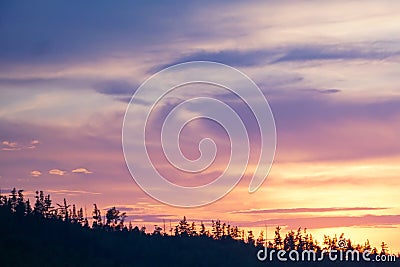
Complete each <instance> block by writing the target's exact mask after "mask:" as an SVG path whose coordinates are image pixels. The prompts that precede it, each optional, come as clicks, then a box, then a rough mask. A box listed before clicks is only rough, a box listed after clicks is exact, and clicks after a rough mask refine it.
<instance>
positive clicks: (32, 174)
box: [31, 171, 42, 177]
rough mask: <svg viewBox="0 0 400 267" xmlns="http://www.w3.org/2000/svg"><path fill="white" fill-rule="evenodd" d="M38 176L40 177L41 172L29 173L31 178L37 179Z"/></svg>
mask: <svg viewBox="0 0 400 267" xmlns="http://www.w3.org/2000/svg"><path fill="white" fill-rule="evenodd" d="M40 175H42V172H41V171H31V176H32V177H39V176H40Z"/></svg>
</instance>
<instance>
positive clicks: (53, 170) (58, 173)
mask: <svg viewBox="0 0 400 267" xmlns="http://www.w3.org/2000/svg"><path fill="white" fill-rule="evenodd" d="M49 174H52V175H58V176H64V175H66V174H67V171H63V170H60V169H51V170H49Z"/></svg>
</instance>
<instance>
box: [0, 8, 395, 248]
mask: <svg viewBox="0 0 400 267" xmlns="http://www.w3.org/2000/svg"><path fill="white" fill-rule="evenodd" d="M398 25H400V2H398V1H391V0H384V1H339V0H333V1H310V0H307V1H305V0H299V1H289V0H284V1H275V0H272V1H246V2H244V1H193V2H192V1H168V2H167V1H165V2H160V3H156V2H155V1H119V2H111V1H97V2H96V5H94V4H93V3H88V2H79V1H73V2H71V1H40V2H30V1H22V2H20V1H18V2H17V1H1V3H0V187H1V191H2V192H3V193H4V192H7V191H8V190H10V189H11V188H13V187H17V188H22V189H24V190H25V191H26V194H27V195H28V196H30V197H32V196H33V195H34V192H35V191H36V190H44V191H45V192H48V193H50V194H51V195H52V196H53V199H54V202H55V203H60V202H61V201H62V199H63V198H64V197H66V198H67V199H68V201H69V202H71V203H76V204H77V205H78V206H84V207H86V208H87V210H88V213H89V214H90V211H91V209H92V205H93V203H97V204H98V205H99V206H100V207H101V208H102V209H107V208H109V207H112V206H116V207H117V208H118V209H120V210H122V211H126V212H127V214H128V215H129V217H128V220H131V221H132V222H133V223H134V224H139V225H146V226H147V228H148V230H149V231H151V230H152V229H153V225H154V224H161V223H162V222H163V219H165V220H166V221H167V222H168V221H169V220H171V221H172V222H173V223H176V222H177V221H178V220H179V219H180V218H181V217H183V215H186V217H187V218H188V219H189V221H192V220H195V221H201V220H203V221H205V222H209V221H210V220H211V219H221V220H223V221H227V222H230V223H231V224H234V225H239V226H241V227H251V228H255V229H257V228H260V227H265V225H267V226H268V227H269V229H270V230H269V231H271V235H272V233H273V232H272V231H273V227H275V226H277V225H280V226H282V227H283V228H284V230H290V229H297V228H298V227H307V228H308V229H309V231H310V232H311V233H313V234H314V235H315V236H317V240H318V241H322V237H321V236H322V234H324V233H330V234H333V233H337V234H338V235H340V234H341V233H342V232H344V233H345V236H347V237H350V238H352V239H354V240H356V241H357V242H360V243H363V242H365V241H366V239H369V240H370V242H371V243H372V244H373V245H375V246H379V244H380V243H381V242H382V241H385V242H387V243H388V244H389V250H392V251H396V252H397V251H400V236H399V227H400V206H399V203H400V201H399V200H400V196H399V194H398V188H399V186H400V179H399V174H400V164H399V162H400V142H399V134H400V88H399V84H400V75H399V70H400V39H399V36H400V28H399V26H398ZM195 60H206V61H215V62H219V63H223V64H226V65H229V66H232V67H234V68H237V69H238V70H240V71H241V72H243V73H245V74H246V75H247V76H249V77H250V78H251V79H252V80H253V81H254V82H255V83H256V84H257V85H258V86H259V88H260V89H261V91H262V93H263V94H264V96H265V98H266V99H267V100H268V102H269V105H270V107H271V110H272V113H273V116H274V119H275V124H276V134H277V147H276V154H275V160H274V163H273V165H272V168H271V171H270V174H269V176H268V178H267V179H266V181H265V182H264V183H263V184H262V186H261V187H260V188H259V189H258V190H257V191H256V192H255V193H252V194H249V192H248V185H249V182H250V180H251V173H252V166H250V167H249V168H248V169H247V170H246V172H245V175H244V177H243V178H242V179H241V181H240V182H239V184H238V185H237V186H236V187H235V188H234V189H233V190H232V191H231V192H230V193H229V194H227V195H226V196H224V197H223V198H222V199H220V200H218V201H216V202H214V203H212V204H209V205H206V206H202V207H198V208H177V207H172V206H169V205H166V204H163V203H161V202H158V201H156V200H154V199H153V198H151V197H150V196H148V195H147V194H146V193H144V192H143V191H142V190H141V189H140V188H139V186H138V185H137V184H136V183H135V181H134V180H133V179H132V177H131V175H130V173H129V171H128V168H127V166H126V163H125V159H124V154H123V151H122V136H121V134H122V123H123V119H124V114H125V111H126V109H127V107H128V103H129V101H130V99H131V97H132V95H133V93H135V91H136V90H137V88H138V87H139V86H140V85H141V84H142V83H143V82H144V81H146V79H148V78H149V77H150V76H151V75H153V74H155V73H156V72H157V71H160V70H162V69H163V68H165V67H168V66H172V65H174V64H177V63H184V62H187V61H195ZM178 93H179V92H178ZM180 93H181V94H180V95H179V96H175V98H172V97H171V99H172V100H173V99H175V100H176V99H178V101H169V100H171V99H167V101H166V102H164V103H161V104H160V106H159V109H157V110H156V112H155V115H154V120H155V122H156V123H157V122H159V121H160V120H161V119H162V118H164V117H165V115H166V114H167V112H168V111H169V110H171V108H172V106H173V105H176V104H177V103H179V101H181V100H182V98H183V97H185V96H186V97H187V95H188V94H189V95H191V96H195V95H197V94H204V93H208V95H209V96H213V97H216V98H217V97H219V99H220V100H221V101H225V102H227V103H231V104H232V106H233V107H234V108H235V110H238V112H239V113H240V114H241V115H242V117H243V118H244V119H245V120H247V121H248V122H247V124H246V125H248V126H249V127H248V128H247V129H248V131H249V133H248V134H249V136H253V135H254V136H257V134H258V132H257V131H256V130H255V129H254V127H251V125H252V122H251V116H250V115H249V114H248V112H247V111H246V109H245V108H241V107H240V103H238V102H237V101H235V99H233V98H232V96H229V95H226V94H221V92H217V91H213V90H206V89H204V88H198V87H193V88H190V87H189V88H186V90H183V91H181V92H180ZM134 104H135V103H134ZM140 104H141V103H136V105H138V106H140ZM190 114H191V113H190V111H189V110H186V112H185V111H183V115H185V116H186V115H190ZM158 128H159V127H158V126H157V125H156V124H155V126H154V128H151V129H150V134H155V135H157V130H158ZM186 128H187V129H186V130H185V131H186V132H185V131H183V132H182V140H181V141H182V142H181V144H182V149H183V151H184V154H185V155H186V156H188V157H189V158H192V159H195V158H196V157H198V156H199V155H198V153H199V151H198V142H199V140H201V139H202V138H204V137H205V136H208V135H211V136H212V137H213V138H214V139H215V140H216V144H217V145H218V146H219V148H220V149H219V150H218V151H219V154H218V156H217V158H216V161H215V162H214V163H215V164H214V165H215V166H212V168H210V169H207V170H206V171H205V172H204V173H202V174H201V175H197V176H192V177H188V176H187V175H182V174H181V173H176V172H175V170H174V169H173V168H170V167H168V166H165V158H163V157H162V155H161V156H160V154H161V152H162V151H161V152H160V151H158V150H155V152H154V153H153V154H154V157H155V159H154V160H155V161H156V162H158V163H157V164H159V166H160V168H161V169H162V171H163V173H165V174H166V175H169V177H170V179H171V180H172V181H174V182H176V183H177V184H181V185H189V186H197V185H202V184H205V183H208V182H210V181H212V180H213V175H215V174H218V173H219V172H221V171H223V170H224V168H225V167H224V165H226V162H227V158H228V157H229V155H228V154H229V146H227V141H226V137H227V136H226V133H225V132H224V131H223V130H221V129H220V128H218V126H217V125H215V124H209V123H208V122H193V123H192V124H191V125H188V127H186ZM255 139H256V144H253V145H252V148H253V149H254V150H253V152H252V153H255V154H257V153H259V151H257V147H258V146H257V138H256V137H255ZM224 140H225V141H224ZM142 157H143V155H140V154H138V155H137V159H138V161H139V160H140V159H141V158H142ZM251 157H254V155H253V154H252V156H251ZM163 160H164V162H163ZM252 162H253V163H254V159H253V158H251V160H250V163H252ZM214 178H215V177H214ZM268 234H270V233H269V232H268Z"/></svg>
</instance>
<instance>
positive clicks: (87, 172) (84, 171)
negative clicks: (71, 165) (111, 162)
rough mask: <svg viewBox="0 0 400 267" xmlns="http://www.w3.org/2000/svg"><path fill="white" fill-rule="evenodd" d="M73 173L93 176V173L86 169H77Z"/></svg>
mask: <svg viewBox="0 0 400 267" xmlns="http://www.w3.org/2000/svg"><path fill="white" fill-rule="evenodd" d="M72 173H83V174H91V173H93V172H91V171H89V170H88V169H86V168H76V169H73V170H72Z"/></svg>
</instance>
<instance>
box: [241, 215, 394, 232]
mask: <svg viewBox="0 0 400 267" xmlns="http://www.w3.org/2000/svg"><path fill="white" fill-rule="evenodd" d="M266 224H268V225H280V226H286V227H287V228H289V229H297V228H299V227H306V228H309V229H319V228H334V227H352V226H359V227H365V226H376V225H379V226H389V227H390V226H392V225H397V224H400V215H364V216H332V217H305V218H282V219H269V220H262V221H258V222H255V223H250V224H249V226H250V225H251V226H261V225H266Z"/></svg>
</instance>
